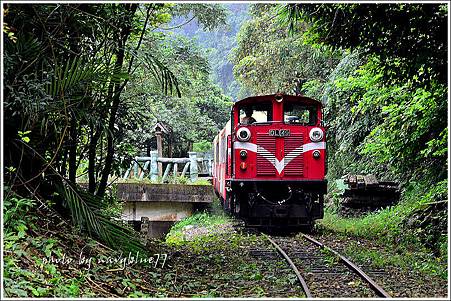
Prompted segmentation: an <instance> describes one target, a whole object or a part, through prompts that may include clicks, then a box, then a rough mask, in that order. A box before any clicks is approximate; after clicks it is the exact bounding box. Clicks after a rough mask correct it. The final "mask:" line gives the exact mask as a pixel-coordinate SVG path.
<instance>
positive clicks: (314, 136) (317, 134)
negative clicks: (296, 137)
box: [309, 128, 324, 142]
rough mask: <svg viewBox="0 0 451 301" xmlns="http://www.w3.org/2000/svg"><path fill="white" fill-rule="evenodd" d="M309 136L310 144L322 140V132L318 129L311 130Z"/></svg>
mask: <svg viewBox="0 0 451 301" xmlns="http://www.w3.org/2000/svg"><path fill="white" fill-rule="evenodd" d="M309 136H310V140H311V141H312V142H319V141H321V140H323V137H324V132H323V130H322V129H320V128H313V129H311V130H310V134H309Z"/></svg>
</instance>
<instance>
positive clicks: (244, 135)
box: [236, 128, 251, 142]
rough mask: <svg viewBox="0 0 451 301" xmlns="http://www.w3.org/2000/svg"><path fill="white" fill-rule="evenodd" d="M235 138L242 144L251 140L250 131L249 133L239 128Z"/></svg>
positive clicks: (247, 130)
mask: <svg viewBox="0 0 451 301" xmlns="http://www.w3.org/2000/svg"><path fill="white" fill-rule="evenodd" d="M236 137H237V138H238V140H240V141H242V142H246V141H249V139H251V131H249V129H248V128H240V129H239V130H238V131H237V132H236Z"/></svg>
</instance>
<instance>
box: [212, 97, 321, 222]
mask: <svg viewBox="0 0 451 301" xmlns="http://www.w3.org/2000/svg"><path fill="white" fill-rule="evenodd" d="M321 109H322V105H321V103H320V102H318V101H316V100H314V99H311V98H307V97H304V96H289V95H282V94H276V95H265V96H255V97H249V98H245V99H243V100H240V101H238V102H236V103H235V104H234V105H233V108H232V114H231V120H230V121H229V122H228V123H227V125H226V126H225V128H224V129H223V130H222V131H221V132H220V133H219V134H218V135H217V136H216V137H215V139H214V142H213V145H214V164H213V185H214V187H215V190H216V192H217V194H218V195H219V197H220V199H221V202H222V204H223V206H224V209H225V210H227V211H229V212H231V213H232V214H234V215H236V216H238V217H240V218H242V219H243V220H244V221H245V222H246V224H247V225H248V226H252V227H259V226H262V227H283V228H286V227H295V228H301V227H304V228H306V229H311V227H312V226H313V223H314V220H315V219H319V218H322V217H323V197H324V194H325V193H326V188H327V182H326V180H325V178H324V176H325V172H326V142H325V141H326V133H325V129H324V127H323V126H322V110H321Z"/></svg>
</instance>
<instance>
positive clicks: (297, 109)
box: [283, 103, 317, 125]
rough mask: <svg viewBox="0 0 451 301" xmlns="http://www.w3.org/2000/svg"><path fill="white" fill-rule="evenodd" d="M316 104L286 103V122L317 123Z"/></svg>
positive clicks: (284, 113) (284, 115)
mask: <svg viewBox="0 0 451 301" xmlns="http://www.w3.org/2000/svg"><path fill="white" fill-rule="evenodd" d="M316 110H317V109H316V107H315V106H307V105H302V104H291V103H285V104H284V112H283V119H284V121H285V123H290V124H302V125H315V124H316V117H317V111H316Z"/></svg>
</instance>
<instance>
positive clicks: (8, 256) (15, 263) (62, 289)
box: [3, 195, 161, 298]
mask: <svg viewBox="0 0 451 301" xmlns="http://www.w3.org/2000/svg"><path fill="white" fill-rule="evenodd" d="M3 204H4V212H5V215H4V218H5V219H4V249H3V250H4V254H3V255H4V257H3V260H4V270H3V285H4V289H5V290H4V294H5V296H6V297H9V298H17V297H21V298H24V297H28V298H31V297H34V298H36V297H47V298H51V297H56V296H58V297H65V298H80V297H100V296H112V295H114V296H117V297H127V296H129V297H133V296H135V297H136V296H142V297H145V296H151V292H152V291H153V289H152V283H153V282H155V279H153V280H151V281H149V279H146V280H144V278H145V277H149V275H151V278H152V274H153V277H154V278H157V277H160V272H161V271H160V269H154V270H153V271H152V269H150V270H151V272H150V271H149V270H148V269H149V264H145V263H142V264H141V266H140V267H139V268H138V269H137V268H136V267H135V266H132V265H130V266H127V267H126V269H125V270H124V271H127V273H125V274H124V273H122V274H118V273H117V272H114V271H119V270H121V268H122V263H121V262H113V261H109V260H111V259H113V258H118V257H120V256H121V254H120V253H119V252H115V251H112V250H111V249H108V248H106V247H105V246H103V245H101V244H99V243H98V242H96V241H94V240H92V239H89V238H87V237H85V236H83V235H82V234H81V233H80V232H79V231H78V230H77V229H76V228H72V227H71V225H70V224H69V223H68V222H67V221H66V220H64V219H61V217H59V216H58V215H56V214H55V213H54V212H53V211H49V210H47V209H45V207H41V209H36V201H35V200H31V199H25V198H21V197H18V196H16V195H10V196H8V197H7V198H5V200H4V203H3ZM41 210H44V211H41ZM142 255H143V256H145V255H144V254H142ZM146 270H147V271H146ZM146 275H147V276H146ZM146 282H147V284H146V286H147V288H145V287H144V288H143V284H145V283H146ZM108 283H110V284H111V285H109V286H108V285H107V284H108ZM149 283H150V284H149ZM107 290H108V291H107ZM152 295H153V294H152Z"/></svg>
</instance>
